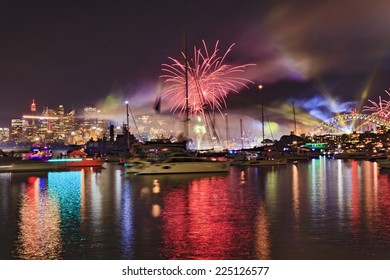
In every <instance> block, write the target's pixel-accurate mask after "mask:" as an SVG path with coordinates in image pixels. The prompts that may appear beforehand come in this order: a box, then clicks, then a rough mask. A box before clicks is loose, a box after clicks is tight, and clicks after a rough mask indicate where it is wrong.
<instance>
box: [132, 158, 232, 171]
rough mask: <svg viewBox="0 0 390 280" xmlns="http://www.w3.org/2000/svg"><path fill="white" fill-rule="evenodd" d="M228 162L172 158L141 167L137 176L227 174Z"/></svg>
mask: <svg viewBox="0 0 390 280" xmlns="http://www.w3.org/2000/svg"><path fill="white" fill-rule="evenodd" d="M229 168H230V163H229V162H228V161H212V160H208V159H204V158H198V157H193V156H173V157H169V158H168V159H166V160H165V161H163V162H161V163H154V164H150V165H148V166H145V167H143V168H142V169H141V170H140V171H139V172H137V174H139V175H148V174H182V173H212V172H229Z"/></svg>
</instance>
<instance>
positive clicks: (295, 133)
mask: <svg viewBox="0 0 390 280" xmlns="http://www.w3.org/2000/svg"><path fill="white" fill-rule="evenodd" d="M292 107H293V114H294V135H297V121H296V119H295V106H294V102H292Z"/></svg>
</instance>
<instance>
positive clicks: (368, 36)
mask: <svg viewBox="0 0 390 280" xmlns="http://www.w3.org/2000/svg"><path fill="white" fill-rule="evenodd" d="M389 15H390V2H389V1H388V0H370V1H366V0H342V1H340V0H328V1H300V0H290V1H262V0H241V1H238V0H236V1H232V0H223V1H222V0H207V1H205V0H196V1H195V0H188V1H184V0H181V1H179V0H166V1H161V0H159V1H157V0H149V1H129V0H127V1H118V0H113V1H107V0H105V1H99V0H93V1H92V0H91V1H87V0H84V1H83V0H80V1H76V0H68V1H63V0H56V1H41V0H35V1H30V0H0V40H1V41H0V93H1V105H0V126H9V125H10V119H11V118H17V117H21V116H22V115H23V114H25V113H29V105H30V104H31V101H32V99H35V101H36V104H37V106H38V112H41V110H42V108H43V107H44V106H48V107H49V108H55V107H57V106H58V105H60V104H62V105H64V107H65V110H66V111H70V110H71V109H73V108H74V109H76V110H78V109H80V108H82V107H83V106H84V105H86V104H94V105H97V106H100V107H101V108H103V110H104V109H105V108H106V111H107V112H109V113H110V114H111V115H113V114H115V111H118V110H119V111H118V112H117V113H120V114H121V113H122V112H121V110H122V109H121V108H122V105H123V103H122V101H123V102H124V101H125V100H129V101H130V104H131V106H132V108H133V110H134V112H135V113H136V114H138V113H146V114H154V111H153V102H154V100H155V98H156V96H157V95H158V94H160V93H161V90H162V79H161V78H160V76H161V75H162V64H164V63H169V60H168V57H175V58H180V57H181V54H180V53H181V51H182V50H183V47H184V29H185V28H187V43H188V46H189V50H190V51H191V50H192V49H193V46H198V47H201V44H202V40H203V39H204V40H205V41H206V42H207V44H208V45H209V46H210V47H213V46H214V45H215V42H216V41H217V40H219V42H220V49H221V52H222V53H223V52H224V51H225V50H226V49H227V48H228V47H229V46H230V45H231V44H233V43H234V44H235V45H234V46H233V49H232V52H231V53H229V55H228V57H227V61H228V62H229V63H230V64H233V65H235V64H237V65H240V64H246V63H254V64H256V66H253V67H249V68H247V70H246V72H245V75H246V76H245V77H246V78H247V79H250V80H252V81H253V82H254V85H249V89H245V88H244V89H243V90H242V92H240V93H238V94H237V93H231V94H229V96H228V98H227V106H228V111H229V112H231V113H232V114H236V113H237V114H242V113H243V112H245V114H247V115H248V116H250V117H252V118H253V119H255V120H258V119H259V95H258V91H257V84H259V83H262V84H264V102H265V105H266V106H267V108H269V109H268V115H267V116H268V117H269V118H272V119H274V120H275V121H277V122H278V121H279V122H283V121H284V119H288V120H291V119H292V115H291V114H290V113H289V112H290V111H289V110H290V109H287V108H289V107H290V106H291V105H290V104H291V102H294V104H295V106H296V107H297V111H298V112H300V113H301V116H302V117H301V119H299V118H298V121H300V122H302V123H304V124H306V125H312V124H313V123H314V122H313V121H317V120H320V119H326V118H329V117H332V116H333V115H334V114H335V113H339V112H348V111H349V110H351V109H358V110H359V108H360V107H361V106H362V105H369V104H368V103H367V100H368V99H372V100H375V101H377V100H378V97H379V96H382V97H386V93H385V92H384V91H385V90H386V89H388V88H389V87H390V40H389V39H390V38H389V36H390V16H389ZM162 108H163V109H164V104H163V105H162ZM165 109H166V110H167V108H165ZM304 115H306V116H304ZM118 121H120V120H118Z"/></svg>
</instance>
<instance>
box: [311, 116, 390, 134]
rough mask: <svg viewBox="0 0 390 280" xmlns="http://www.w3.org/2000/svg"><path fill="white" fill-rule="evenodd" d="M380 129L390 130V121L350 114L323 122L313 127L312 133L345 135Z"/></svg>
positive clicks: (377, 117)
mask: <svg viewBox="0 0 390 280" xmlns="http://www.w3.org/2000/svg"><path fill="white" fill-rule="evenodd" d="M378 128H385V129H386V130H388V129H390V119H389V118H387V119H385V118H381V117H379V116H377V115H369V114H359V113H350V114H340V115H337V116H335V117H333V118H331V119H328V120H326V121H323V122H322V123H320V124H319V125H317V126H315V127H313V129H312V131H311V133H312V134H316V135H323V134H343V133H351V132H353V131H356V132H365V131H376V130H377V129H378Z"/></svg>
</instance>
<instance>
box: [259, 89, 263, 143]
mask: <svg viewBox="0 0 390 280" xmlns="http://www.w3.org/2000/svg"><path fill="white" fill-rule="evenodd" d="M262 89H263V85H259V92H260V98H261V131H262V138H263V139H262V142H263V141H264V101H263V93H262V92H261V90H262Z"/></svg>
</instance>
